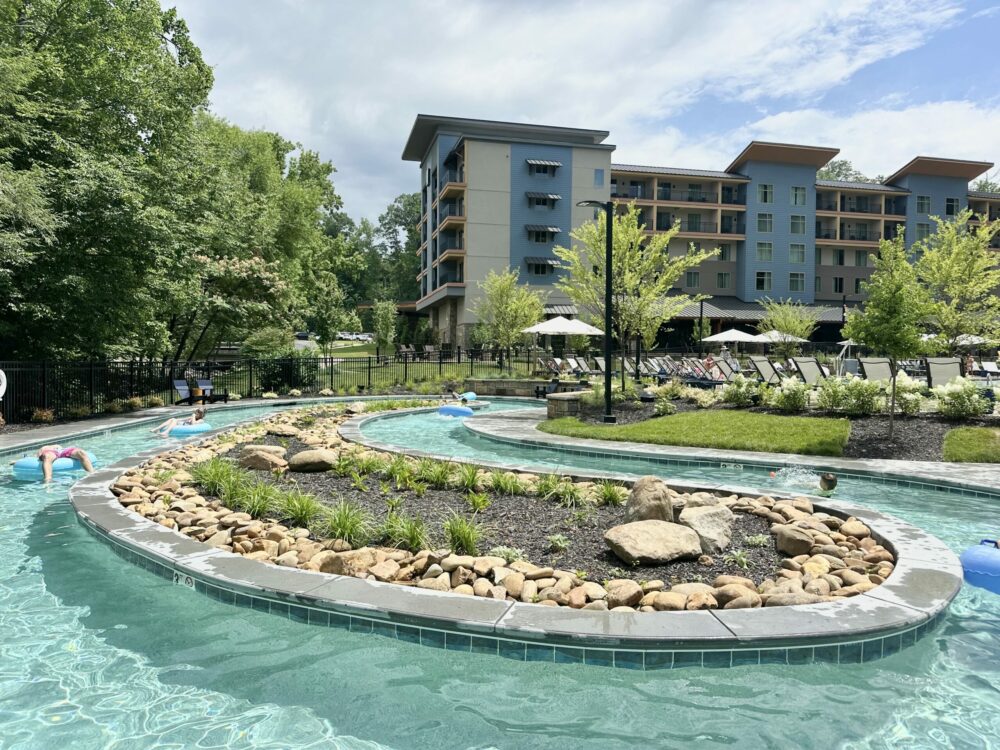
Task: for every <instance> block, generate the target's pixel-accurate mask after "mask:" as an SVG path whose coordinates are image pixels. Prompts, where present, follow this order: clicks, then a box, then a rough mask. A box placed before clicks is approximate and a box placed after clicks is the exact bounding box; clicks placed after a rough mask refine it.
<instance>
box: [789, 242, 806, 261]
mask: <svg viewBox="0 0 1000 750" xmlns="http://www.w3.org/2000/svg"><path fill="white" fill-rule="evenodd" d="M788 262H789V263H805V262H806V246H805V245H800V244H797V243H794V242H793V243H792V244H791V245H789V246H788Z"/></svg>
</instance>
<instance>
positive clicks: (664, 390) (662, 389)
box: [652, 378, 687, 400]
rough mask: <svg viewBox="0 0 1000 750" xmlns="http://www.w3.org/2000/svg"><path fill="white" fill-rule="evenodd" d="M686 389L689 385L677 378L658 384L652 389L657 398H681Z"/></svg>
mask: <svg viewBox="0 0 1000 750" xmlns="http://www.w3.org/2000/svg"><path fill="white" fill-rule="evenodd" d="M686 390H687V386H686V385H684V383H682V382H681V381H680V380H677V379H676V378H674V379H673V380H671V381H670V382H669V383H664V384H663V385H658V386H656V387H655V388H653V389H652V391H653V393H654V394H655V395H656V397H657V398H666V399H671V400H675V399H679V398H681V397H682V396H683V395H684V392H685V391H686Z"/></svg>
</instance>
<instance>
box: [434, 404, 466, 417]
mask: <svg viewBox="0 0 1000 750" xmlns="http://www.w3.org/2000/svg"><path fill="white" fill-rule="evenodd" d="M438 414H440V415H441V416H442V417H471V416H472V415H473V414H475V412H474V411H472V409H470V408H469V407H468V406H458V405H456V404H445V405H444V406H442V407H440V408H439V409H438Z"/></svg>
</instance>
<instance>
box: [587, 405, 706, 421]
mask: <svg viewBox="0 0 1000 750" xmlns="http://www.w3.org/2000/svg"><path fill="white" fill-rule="evenodd" d="M672 403H673V405H674V406H675V407H676V408H677V412H678V413H680V412H684V411H695V410H696V409H697V408H698V407H697V406H695V405H694V404H689V403H687V402H686V401H682V400H680V399H678V400H676V401H673V402H672ZM611 413H612V414H614V415H615V420H616V423H617V424H635V423H637V422H644V421H646V420H647V419H652V418H653V417H655V416H656V407H655V404H652V403H642V402H641V401H626V402H624V403H621V404H613V405H612V407H611ZM580 420H581V421H583V422H589V423H591V424H603V421H604V407H603V406H601V405H597V406H592V405H590V404H584V405H583V406H582V408H581V409H580Z"/></svg>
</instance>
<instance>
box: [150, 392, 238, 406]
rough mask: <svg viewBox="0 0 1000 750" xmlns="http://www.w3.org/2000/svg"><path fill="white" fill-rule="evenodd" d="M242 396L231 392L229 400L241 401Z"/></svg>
mask: <svg viewBox="0 0 1000 750" xmlns="http://www.w3.org/2000/svg"><path fill="white" fill-rule="evenodd" d="M241 398H243V397H242V396H241V395H240V394H238V393H230V394H229V400H230V401H239V400H240V399H241ZM150 406H152V404H150ZM160 406H163V404H162V403H160Z"/></svg>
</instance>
